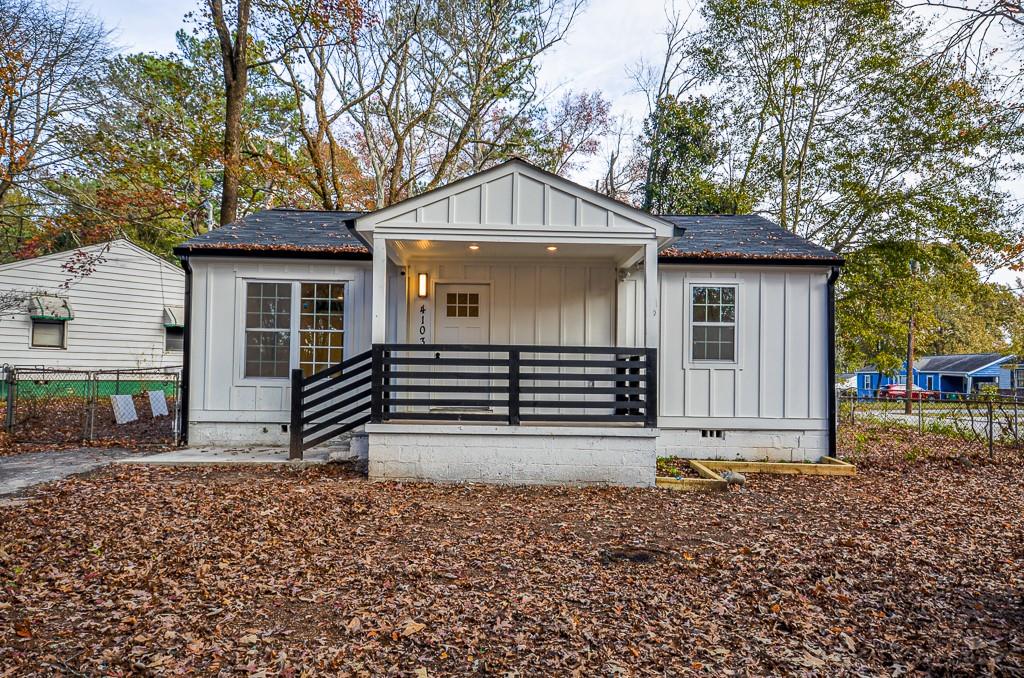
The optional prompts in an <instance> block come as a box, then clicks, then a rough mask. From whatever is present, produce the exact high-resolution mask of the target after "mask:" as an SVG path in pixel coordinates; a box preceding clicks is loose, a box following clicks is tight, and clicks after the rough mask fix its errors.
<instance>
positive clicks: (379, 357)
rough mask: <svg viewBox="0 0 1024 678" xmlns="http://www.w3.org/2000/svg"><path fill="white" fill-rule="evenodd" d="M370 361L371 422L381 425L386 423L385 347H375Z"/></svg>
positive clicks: (378, 345) (375, 345)
mask: <svg viewBox="0 0 1024 678" xmlns="http://www.w3.org/2000/svg"><path fill="white" fill-rule="evenodd" d="M372 351H373V355H372V356H371V358H370V360H371V363H370V375H371V376H370V421H371V422H372V423H374V424H379V423H381V422H382V421H384V370H383V368H384V347H383V346H382V345H380V344H374V345H373V349H372Z"/></svg>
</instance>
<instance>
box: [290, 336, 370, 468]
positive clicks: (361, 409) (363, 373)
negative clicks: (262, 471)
mask: <svg viewBox="0 0 1024 678" xmlns="http://www.w3.org/2000/svg"><path fill="white" fill-rule="evenodd" d="M372 357H373V352H372V351H364V352H362V353H360V354H359V355H355V356H352V357H351V358H349V359H347V360H344V361H342V362H340V363H338V364H336V365H331V366H330V367H328V368H327V369H324V370H320V371H319V372H316V373H315V374H311V375H310V376H308V377H307V376H305V375H303V373H302V370H292V407H291V425H290V427H289V430H288V433H289V446H288V447H289V454H288V456H289V457H290V458H291V459H301V458H302V453H303V452H305V451H306V450H308V449H309V448H311V447H313V446H314V445H319V444H320V443H324V442H327V441H328V440H331V439H332V438H337V437H338V436H340V435H341V434H343V433H346V432H348V431H351V430H352V429H354V428H355V427H357V426H362V425H363V424H365V423H366V422H368V421H370V400H371V393H372V385H373V361H372V360H371V358H372Z"/></svg>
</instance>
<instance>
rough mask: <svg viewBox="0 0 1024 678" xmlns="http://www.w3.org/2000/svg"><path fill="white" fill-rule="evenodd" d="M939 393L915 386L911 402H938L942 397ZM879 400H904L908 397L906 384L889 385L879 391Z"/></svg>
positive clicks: (911, 392)
mask: <svg viewBox="0 0 1024 678" xmlns="http://www.w3.org/2000/svg"><path fill="white" fill-rule="evenodd" d="M941 395H942V394H940V393H939V392H938V391H930V390H928V389H926V388H921V387H920V386H918V385H917V384H914V385H913V387H912V388H911V390H910V399H911V400H938V399H939V398H940V397H941ZM878 397H879V398H889V399H892V400H903V399H905V398H906V397H907V385H906V384H888V385H886V386H883V387H882V388H880V389H878Z"/></svg>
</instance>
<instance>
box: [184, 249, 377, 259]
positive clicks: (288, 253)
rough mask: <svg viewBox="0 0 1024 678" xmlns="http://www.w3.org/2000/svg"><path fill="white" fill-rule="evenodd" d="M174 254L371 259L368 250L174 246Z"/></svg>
mask: <svg viewBox="0 0 1024 678" xmlns="http://www.w3.org/2000/svg"><path fill="white" fill-rule="evenodd" d="M174 254H175V255H177V256H178V257H179V258H181V257H189V258H196V257H211V258H213V257H222V258H228V259H246V258H248V259H329V260H343V261H344V260H347V261H372V260H373V254H372V253H370V252H317V251H313V250H298V251H294V250H270V249H264V250H261V249H241V248H233V247H223V248H216V247H197V248H194V249H190V248H186V247H175V248H174Z"/></svg>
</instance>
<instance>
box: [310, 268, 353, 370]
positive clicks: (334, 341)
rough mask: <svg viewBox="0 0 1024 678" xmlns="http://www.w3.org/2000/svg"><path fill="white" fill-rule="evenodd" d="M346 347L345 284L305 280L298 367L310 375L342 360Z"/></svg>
mask: <svg viewBox="0 0 1024 678" xmlns="http://www.w3.org/2000/svg"><path fill="white" fill-rule="evenodd" d="M344 346H345V284H344V283H302V301H301V308H300V309H299V367H300V368H302V373H303V374H305V375H306V376H307V377H308V376H309V375H311V374H313V373H314V372H319V371H320V370H322V369H324V368H326V367H330V366H331V365H333V364H336V363H340V362H341V360H342V354H343V353H344Z"/></svg>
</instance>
